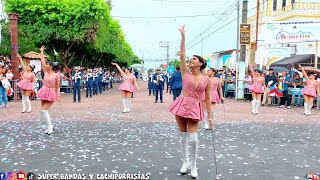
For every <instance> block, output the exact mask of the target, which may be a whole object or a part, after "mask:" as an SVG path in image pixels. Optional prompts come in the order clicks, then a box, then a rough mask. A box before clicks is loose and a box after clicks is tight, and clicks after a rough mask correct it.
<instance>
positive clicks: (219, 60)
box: [207, 49, 237, 69]
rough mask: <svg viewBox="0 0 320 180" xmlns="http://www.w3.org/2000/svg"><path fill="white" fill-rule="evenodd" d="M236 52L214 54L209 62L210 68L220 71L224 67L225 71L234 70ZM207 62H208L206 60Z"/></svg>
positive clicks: (234, 50) (232, 50)
mask: <svg viewBox="0 0 320 180" xmlns="http://www.w3.org/2000/svg"><path fill="white" fill-rule="evenodd" d="M236 60H237V51H236V49H231V50H226V51H220V52H214V53H213V54H212V59H211V60H210V64H211V67H213V68H215V69H220V68H222V67H223V66H226V67H227V69H236V66H237V64H236V62H237V61H236ZM207 61H208V60H207Z"/></svg>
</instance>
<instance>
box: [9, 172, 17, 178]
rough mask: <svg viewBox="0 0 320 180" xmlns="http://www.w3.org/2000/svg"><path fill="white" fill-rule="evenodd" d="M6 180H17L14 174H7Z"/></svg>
mask: <svg viewBox="0 0 320 180" xmlns="http://www.w3.org/2000/svg"><path fill="white" fill-rule="evenodd" d="M7 179H8V180H16V179H17V174H16V173H15V172H8V173H7Z"/></svg>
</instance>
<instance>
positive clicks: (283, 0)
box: [282, 0, 287, 8]
mask: <svg viewBox="0 0 320 180" xmlns="http://www.w3.org/2000/svg"><path fill="white" fill-rule="evenodd" d="M286 6H287V0H282V7H283V8H284V7H286Z"/></svg>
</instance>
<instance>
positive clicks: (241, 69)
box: [237, 0, 250, 99]
mask: <svg viewBox="0 0 320 180" xmlns="http://www.w3.org/2000/svg"><path fill="white" fill-rule="evenodd" d="M242 3H243V8H242V24H246V23H247V17H248V0H243V1H242ZM239 4H240V2H239ZM238 33H240V32H239V31H238ZM238 37H239V36H238ZM240 38H241V39H242V37H240ZM238 43H239V39H238ZM248 43H250V42H248ZM246 51H247V46H246V45H244V44H241V49H240V60H239V62H238V87H237V98H238V99H243V98H244V85H243V84H244V83H243V81H244V78H245V71H246Z"/></svg>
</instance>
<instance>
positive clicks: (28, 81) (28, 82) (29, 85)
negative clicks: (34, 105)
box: [17, 72, 35, 91]
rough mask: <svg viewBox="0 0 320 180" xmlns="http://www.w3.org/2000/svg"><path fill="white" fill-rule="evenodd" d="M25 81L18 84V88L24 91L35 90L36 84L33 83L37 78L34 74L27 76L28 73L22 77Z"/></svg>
mask: <svg viewBox="0 0 320 180" xmlns="http://www.w3.org/2000/svg"><path fill="white" fill-rule="evenodd" d="M22 77H23V79H22V80H21V81H19V82H18V83H17V86H18V87H19V88H21V89H23V90H27V91H32V90H34V83H33V82H32V81H33V80H34V78H35V75H34V73H30V74H29V75H27V73H26V72H24V73H23V75H22Z"/></svg>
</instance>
